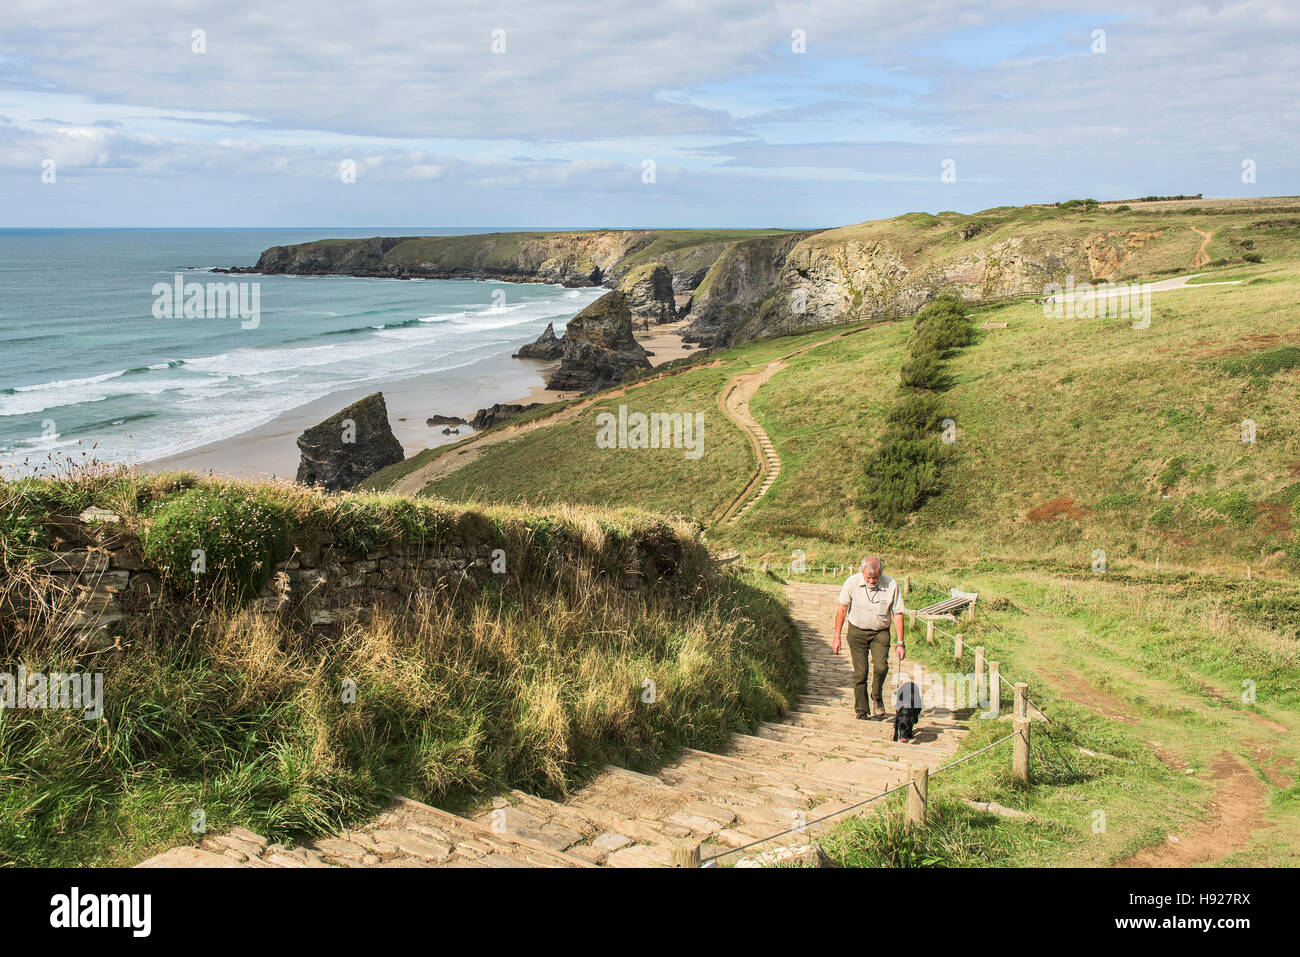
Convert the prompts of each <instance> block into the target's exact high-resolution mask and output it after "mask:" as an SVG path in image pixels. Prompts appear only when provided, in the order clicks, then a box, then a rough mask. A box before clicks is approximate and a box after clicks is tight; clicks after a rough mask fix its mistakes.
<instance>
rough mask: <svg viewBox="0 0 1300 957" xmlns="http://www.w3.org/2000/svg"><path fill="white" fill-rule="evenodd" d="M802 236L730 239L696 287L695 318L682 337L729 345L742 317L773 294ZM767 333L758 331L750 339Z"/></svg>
mask: <svg viewBox="0 0 1300 957" xmlns="http://www.w3.org/2000/svg"><path fill="white" fill-rule="evenodd" d="M805 237H806V234H805V233H787V234H784V235H780V236H774V237H765V238H762V239H751V240H746V241H744V242H737V243H732V244H731V246H730V247H729V248H728V249H727V251H726V252H724V253H723V254H722V255H721V256H719V257H718V260H717V262H715V263H714V264H713V267H712V268H711V269H710V270H709V274H708V276H706V277H705V280H704V282H703V283H702V284H701V285H700V288H699V289H697V290H696V291H695V296H694V299H693V301H692V303H691V307H690V308H691V316H692V317H693V318H692V320H691V324H690V325H689V326H687V328H686V331H685V333H684V335H683V338H684V339H685V340H686V341H688V342H699V343H701V344H703V345H707V346H726V345H730V344H731V343H732V342H733V341H734V340H735V339H736V333H737V332H738V330H739V329H740V328H741V326H742V325H744V324H745V322H746V320H747V319H749V318H751V317H752V316H754V315H755V314H757V313H758V312H759V311H760V307H762V306H763V304H764V303H765V302H766V301H767V300H768V299H770V298H771V297H772V296H773V294H774V293H775V292H776V290H777V288H778V284H779V282H780V279H781V273H782V268H783V267H784V265H785V261H786V258H787V256H789V254H790V250H791V249H792V248H793V247H794V246H795V245H796V244H797V243H799V242H800V241H801V240H803V239H804V238H805ZM775 323H776V319H775V317H774V318H773V320H772V324H773V325H775ZM768 331H771V330H768ZM768 331H759V330H756V331H755V332H754V333H753V334H751V335H749V336H748V338H757V337H758V336H759V335H765V334H768Z"/></svg>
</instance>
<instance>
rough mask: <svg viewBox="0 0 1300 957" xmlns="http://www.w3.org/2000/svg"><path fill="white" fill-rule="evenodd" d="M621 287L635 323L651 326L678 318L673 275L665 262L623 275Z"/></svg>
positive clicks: (639, 268) (638, 268)
mask: <svg viewBox="0 0 1300 957" xmlns="http://www.w3.org/2000/svg"><path fill="white" fill-rule="evenodd" d="M619 288H620V289H621V290H622V291H623V294H624V295H625V296H627V307H628V310H629V311H630V312H631V313H632V318H633V320H634V321H636V320H640V321H641V322H644V323H645V324H646V325H650V324H652V323H659V322H672V321H673V319H675V318H676V313H677V304H676V302H675V301H674V297H673V274H672V273H671V272H669V271H668V267H667V266H665V265H664V264H663V263H659V262H656V263H648V264H646V265H644V266H638V267H637V268H636V269H633V270H631V271H630V272H628V273H627V274H626V275H624V276H623V278H622V280H620V282H619Z"/></svg>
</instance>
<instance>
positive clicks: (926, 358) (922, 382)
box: [898, 353, 948, 390]
mask: <svg viewBox="0 0 1300 957" xmlns="http://www.w3.org/2000/svg"><path fill="white" fill-rule="evenodd" d="M898 378H899V380H900V381H901V382H902V383H903V385H904V387H906V388H908V389H930V390H935V389H941V388H943V387H944V386H945V385H946V384H947V381H948V377H947V375H945V373H944V371H943V360H942V359H941V358H940V357H939V356H938V355H937V354H935V353H927V354H926V355H921V356H913V357H912V358H911V359H908V360H907V361H906V362H904V363H903V365H902V367H901V368H899V370H898Z"/></svg>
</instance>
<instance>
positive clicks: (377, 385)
mask: <svg viewBox="0 0 1300 957" xmlns="http://www.w3.org/2000/svg"><path fill="white" fill-rule="evenodd" d="M686 324H687V321H686V320H679V321H677V322H671V323H664V324H663V325H660V326H654V327H652V328H651V329H649V330H641V331H638V332H636V333H635V335H636V339H637V341H638V342H640V343H641V345H642V346H643V347H645V349H646V350H647V351H648V352H651V353H653V355H651V357H650V363H651V365H654V366H658V365H662V364H663V363H665V362H668V361H670V360H672V359H676V358H679V357H681V356H685V355H690V354H691V353H692V351H693V350H691V349H687V348H685V346H684V344H683V343H682V338H681V331H682V329H683V328H684V327H685V326H686ZM558 364H559V363H558V362H540V361H537V360H535V359H512V358H511V357H510V355H509V354H508V353H507V354H504V355H501V356H493V357H492V358H490V359H485V360H483V361H481V362H476V363H474V364H473V365H470V366H466V367H464V368H462V369H452V370H448V371H445V372H438V373H433V374H429V375H421V376H414V377H408V378H404V379H396V380H392V381H388V382H373V383H367V384H365V385H361V386H357V387H355V388H351V389H345V390H341V391H338V392H332V393H330V394H329V395H326V396H323V397H322V398H319V399H313V400H312V401H310V402H306V403H304V404H302V405H300V406H297V407H295V408H293V409H290V410H289V411H288V412H285V413H282V414H281V415H278V416H276V417H275V418H274V419H272V420H271V421H270V422H267V423H265V424H264V425H260V426H258V427H257V428H255V429H251V430H250V431H248V432H244V433H242V434H240V435H237V436H234V437H232V438H229V439H224V440H222V441H220V442H212V443H210V444H208V445H204V446H201V447H199V448H196V449H191V450H190V451H188V452H184V453H181V454H180V455H173V456H168V457H166V458H162V459H157V460H154V461H151V462H146V463H143V466H142V467H144V468H146V469H149V470H150V471H164V470H171V469H185V470H189V471H195V472H201V473H208V472H211V473H214V474H217V475H229V476H232V477H238V478H289V479H292V478H293V477H294V476H295V475H296V474H297V471H298V457H299V453H298V446H297V438H298V436H299V435H301V434H302V433H303V432H304V431H305V430H307V429H309V428H311V427H312V426H313V425H317V424H318V423H320V422H322V421H324V420H325V419H327V418H329V417H330V416H331V415H333V414H334V413H335V412H338V411H339V410H340V409H343V408H346V407H347V406H349V405H351V404H352V403H353V402H355V401H357V400H358V399H361V398H364V397H365V396H367V395H370V394H371V393H373V392H382V393H383V394H384V401H385V403H386V404H387V406H388V421H389V424H390V425H391V426H392V429H393V434H394V435H395V436H397V440H398V441H399V442H401V444H402V450H403V451H404V452H405V454H406V457H407V458H410V457H411V456H412V455H414V454H415V453H416V452H419V451H422V450H423V449H427V448H434V447H436V446H439V445H444V444H446V443H449V442H456V441H459V440H460V439H463V438H464V437H465V436H466V435H467V434H472V433H473V431H474V430H473V429H471V428H470V427H469V426H467V425H462V426H459V429H460V432H459V434H451V435H443V434H442V430H443V429H444V428H446V426H435V427H432V428H431V427H429V426H428V425H426V424H425V420H426V419H428V418H429V417H430V416H432V415H455V416H460V417H461V418H464V419H470V418H472V417H473V415H474V413H475V412H476V411H478V410H479V409H483V408H487V407H488V406H491V405H493V404H495V403H498V402H501V403H520V404H526V403H529V402H555V401H558V400H560V399H571V398H573V393H564V392H557V391H554V390H549V389H547V388H546V378H547V376H548V375H549V374H550V373H551V371H552V370H553V369H555V367H556V366H557V365H558ZM452 428H456V427H455V426H453V427H452Z"/></svg>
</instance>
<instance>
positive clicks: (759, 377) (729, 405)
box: [713, 320, 891, 525]
mask: <svg viewBox="0 0 1300 957" xmlns="http://www.w3.org/2000/svg"><path fill="white" fill-rule="evenodd" d="M888 321H891V320H886V322H888ZM884 324H885V323H884V322H872V323H867V324H866V325H861V326H855V327H853V328H851V329H845V330H843V331H841V332H837V333H835V334H834V335H832V336H827V337H826V338H825V339H818V340H817V341H816V342H810V343H808V344H807V345H805V346H802V347H801V348H798V349H795V350H793V351H791V352H787V353H785V355H782V356H780V357H778V358H776V359H773V360H772V361H771V362H769V363H767V365H765V366H763V368H761V369H758V370H756V371H754V372H740V373H737V374H736V375H734V376H732V377H731V378H730V379H729V380H727V384H726V385H725V386H723V389H722V393H721V395H719V396H718V408H719V409H720V410H721V411H722V414H723V415H725V416H726V417H727V418H728V419H730V420H731V421H732V423H734V424H735V425H736V427H737V428H739V429H740V430H741V431H742V432H744V433H745V436H746V437H747V438H748V439H749V444H750V447H751V448H752V449H753V450H754V459H755V461H756V468H755V471H754V474H753V476H752V477H751V478H750V480H749V483H748V484H747V485H746V486H745V487H744V489H743V490H742V491H741V493H740V494H739V495H737V496H736V497H735V498H734V499H733V500H732V501H731V504H729V505H728V506H727V507H726V508H725V509H723V510H722V512H721V514H719V515H718V517H717V518H716V519H715V521H714V522H713V524H715V525H730V524H734V523H735V522H737V521H739V520H740V518H741V517H742V516H743V515H745V513H746V512H748V511H749V510H750V509H752V508H753V507H754V506H755V505H757V504H758V503H759V500H760V499H762V498H763V496H764V495H766V494H767V492H768V489H770V488H771V487H772V486H773V485H774V484H775V483H776V480H777V478H778V477H780V475H781V456H780V455H779V454H778V453H777V451H776V447H775V446H774V445H773V444H772V438H771V436H769V435H768V434H767V430H766V429H764V428H763V427H762V426H761V425H759V424H758V420H757V419H755V418H754V415H753V413H752V412H750V410H749V403H750V401H751V400H752V399H753V398H754V396H755V395H757V394H758V390H759V389H760V388H761V387H762V386H763V384H764V383H766V382H767V381H768V380H769V379H771V378H772V376H774V375H775V374H776V373H778V372H780V371H781V370H782V369H784V368H785V367H786V360H787V359H792V358H794V357H795V356H798V355H803V354H804V353H805V352H810V351H811V350H813V349H816V348H818V347H819V346H824V345H826V344H827V343H829V342H834V341H836V340H837V339H843V338H844V337H845V336H851V335H854V334H855V333H858V332H862V331H864V330H866V329H874V328H875V327H876V326H881V325H884Z"/></svg>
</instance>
